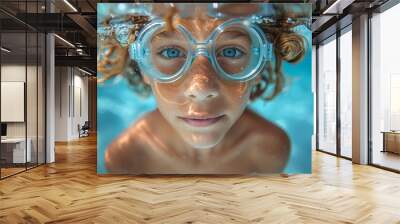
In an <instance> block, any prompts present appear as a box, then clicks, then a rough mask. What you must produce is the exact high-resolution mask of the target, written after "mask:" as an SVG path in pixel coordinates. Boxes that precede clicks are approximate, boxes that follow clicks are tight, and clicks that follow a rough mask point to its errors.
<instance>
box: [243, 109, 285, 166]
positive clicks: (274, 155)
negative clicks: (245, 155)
mask: <svg viewBox="0 0 400 224" xmlns="http://www.w3.org/2000/svg"><path fill="white" fill-rule="evenodd" d="M246 116H247V120H248V123H249V124H250V125H251V127H252V128H249V131H250V132H251V134H250V135H249V141H251V142H252V144H251V145H252V146H254V147H252V148H251V149H250V150H249V156H250V159H251V160H252V161H253V162H254V163H255V164H256V165H257V169H258V170H259V172H268V173H276V172H282V171H283V169H284V168H285V166H286V164H287V161H288V159H289V155H290V147H291V146H290V140H289V136H288V135H287V134H286V132H285V131H284V130H283V129H282V128H280V127H278V126H277V125H276V124H274V123H272V122H271V121H268V120H266V119H265V118H263V117H261V116H260V115H258V114H256V113H255V112H252V111H250V110H247V111H246Z"/></svg>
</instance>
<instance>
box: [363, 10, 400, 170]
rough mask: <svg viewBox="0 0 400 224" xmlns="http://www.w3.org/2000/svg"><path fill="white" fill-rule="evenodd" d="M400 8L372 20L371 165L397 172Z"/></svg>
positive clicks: (399, 162) (399, 160) (399, 149)
mask: <svg viewBox="0 0 400 224" xmlns="http://www.w3.org/2000/svg"><path fill="white" fill-rule="evenodd" d="M398 21H400V4H398V5H396V6H394V7H392V8H390V9H388V10H387V11H384V12H383V13H380V14H376V15H374V16H373V17H372V18H371V26H372V27H371V29H372V30H371V35H372V37H371V40H372V46H371V47H372V48H371V53H372V54H371V57H372V63H371V67H372V72H371V101H370V103H371V107H370V108H371V111H370V116H371V126H370V127H371V130H370V132H371V140H372V152H371V155H370V156H371V162H372V164H374V165H378V166H382V167H386V168H389V169H394V170H398V171H400V64H399V60H398V54H399V52H400V45H399V39H400V33H399V32H398V30H397V29H396V28H394V27H397V26H398Z"/></svg>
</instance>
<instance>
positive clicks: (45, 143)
mask: <svg viewBox="0 0 400 224" xmlns="http://www.w3.org/2000/svg"><path fill="white" fill-rule="evenodd" d="M30 2H32V1H30ZM40 2H42V1H40ZM24 3H25V11H27V3H28V1H27V0H25V1H24ZM36 3H37V4H36V11H38V9H39V6H38V5H39V0H36ZM46 11H47V7H46ZM25 17H26V15H25ZM24 24H25V25H24V26H25V32H22V34H25V83H24V98H25V99H24V107H25V108H24V120H25V169H23V170H21V171H18V172H15V173H12V174H10V175H7V176H2V172H1V170H2V169H1V168H0V180H3V179H6V178H8V177H12V176H14V175H17V174H19V173H23V172H25V171H27V170H30V169H33V168H36V167H39V166H41V165H43V164H46V163H47V39H46V37H47V33H44V34H45V35H44V37H43V40H44V41H42V44H44V51H42V52H41V53H43V54H44V55H42V58H43V60H44V69H43V70H42V72H43V73H42V74H43V76H42V77H43V78H42V82H43V83H44V86H43V88H44V99H43V104H44V106H42V107H43V109H44V111H43V112H44V117H43V119H44V120H43V121H42V122H44V136H43V138H44V139H43V141H44V145H43V147H44V150H43V152H44V155H43V157H44V161H43V163H39V136H38V135H39V107H38V106H37V107H36V143H37V148H36V149H37V152H36V162H35V163H32V164H33V165H32V164H29V165H32V166H29V167H28V162H27V161H28V154H27V147H28V144H27V140H28V125H27V121H28V115H27V94H28V93H27V81H28V67H27V65H28V29H30V30H33V31H34V32H35V33H36V56H37V58H36V99H37V102H36V104H37V105H38V104H39V69H38V66H39V33H43V32H40V31H39V30H37V29H34V28H33V27H31V26H29V25H28V24H26V23H24ZM1 34H2V32H0V45H1ZM1 61H2V58H1V54H0V68H1ZM0 81H1V69H0ZM0 89H1V86H0ZM0 97H1V93H0ZM0 116H1V115H0ZM0 120H1V117H0ZM0 155H1V144H0Z"/></svg>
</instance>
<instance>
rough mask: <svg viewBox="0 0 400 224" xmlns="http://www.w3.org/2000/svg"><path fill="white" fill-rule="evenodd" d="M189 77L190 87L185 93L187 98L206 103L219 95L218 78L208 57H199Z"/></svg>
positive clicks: (194, 62)
mask: <svg viewBox="0 0 400 224" xmlns="http://www.w3.org/2000/svg"><path fill="white" fill-rule="evenodd" d="M187 75H188V77H187V78H188V80H187V81H188V83H187V84H188V85H187V88H186V90H185V92H184V94H185V96H186V97H187V98H189V99H191V100H195V101H204V100H209V99H213V98H215V97H217V96H218V95H219V91H218V83H217V82H218V77H217V74H216V72H215V71H214V69H213V67H212V66H211V64H210V62H209V60H208V58H207V57H205V56H203V55H198V56H197V57H196V59H195V60H194V61H193V64H192V68H191V69H190V70H189V74H187Z"/></svg>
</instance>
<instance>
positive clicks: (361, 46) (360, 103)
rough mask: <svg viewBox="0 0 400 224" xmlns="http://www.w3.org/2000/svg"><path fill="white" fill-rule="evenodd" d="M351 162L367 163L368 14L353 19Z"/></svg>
mask: <svg viewBox="0 0 400 224" xmlns="http://www.w3.org/2000/svg"><path fill="white" fill-rule="evenodd" d="M352 28H353V41H352V44H353V80H352V81H353V84H352V85H353V102H352V104H353V105H352V106H353V114H352V115H353V118H352V119H353V120H352V121H353V124H352V125H353V130H352V134H353V137H352V138H353V139H352V145H353V153H352V156H353V162H354V163H358V164H367V163H368V39H367V38H368V15H362V16H360V17H358V18H356V19H354V20H353V25H352Z"/></svg>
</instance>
